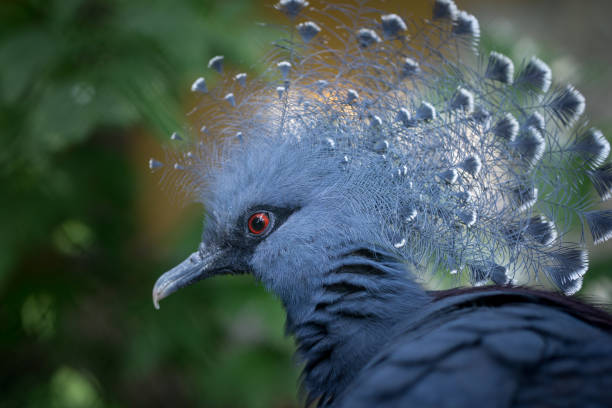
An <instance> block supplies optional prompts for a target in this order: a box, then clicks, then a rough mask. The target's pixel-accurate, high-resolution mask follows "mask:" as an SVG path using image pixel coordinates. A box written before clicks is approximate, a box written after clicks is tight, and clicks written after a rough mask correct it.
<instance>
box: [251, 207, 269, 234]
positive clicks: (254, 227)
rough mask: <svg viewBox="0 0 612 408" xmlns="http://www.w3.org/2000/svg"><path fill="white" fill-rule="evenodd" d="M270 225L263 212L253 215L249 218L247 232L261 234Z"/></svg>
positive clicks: (267, 217)
mask: <svg viewBox="0 0 612 408" xmlns="http://www.w3.org/2000/svg"><path fill="white" fill-rule="evenodd" d="M268 225H270V217H269V216H268V214H266V213H264V212H260V213H255V214H253V215H251V218H249V231H250V232H251V234H255V235H259V234H262V233H263V232H264V231H265V230H266V229H267V228H268Z"/></svg>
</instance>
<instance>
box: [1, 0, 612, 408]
mask: <svg viewBox="0 0 612 408" xmlns="http://www.w3.org/2000/svg"><path fill="white" fill-rule="evenodd" d="M311 2H312V3H317V2H316V0H312V1H311ZM370 3H371V4H373V3H374V2H370ZM458 3H459V5H460V7H462V8H464V9H467V10H468V11H469V12H471V13H473V14H475V15H476V16H477V17H478V18H479V20H480V22H481V28H482V29H483V44H484V45H485V47H486V48H488V49H496V50H499V51H501V52H504V53H507V54H509V55H511V56H512V57H513V58H514V59H515V61H520V60H522V59H523V58H525V57H529V56H531V55H532V54H538V55H539V56H541V57H542V59H544V60H545V61H547V62H549V63H550V65H551V67H552V69H553V73H554V77H555V80H557V81H559V82H566V81H569V82H572V83H574V84H575V85H576V86H577V87H578V88H579V89H580V90H581V91H582V92H583V94H584V95H585V96H586V97H587V113H588V115H589V116H590V118H591V123H592V124H593V125H594V126H597V127H599V128H601V129H602V130H603V131H604V134H607V135H612V114H611V112H610V108H609V107H610V106H612V98H611V97H610V94H611V91H612V68H611V67H612V53H610V52H609V44H610V43H611V42H612V26H610V24H609V21H608V18H609V16H610V15H611V14H612V4H611V3H610V2H608V1H605V0H601V1H596V0H589V1H585V2H576V1H572V0H563V1H562V0H538V1H534V0H523V1H519V0H505V1H500V0H496V1H495V2H492V1H490V0H463V1H458ZM272 4H273V0H269V1H264V0H256V1H255V0H226V1H215V0H173V1H170V0H166V1H161V0H130V1H125V0H123V1H122V0H3V1H2V2H0V66H1V67H2V68H1V69H0V138H1V139H0V140H1V146H2V147H1V148H0V361H1V362H2V363H1V364H0V367H1V368H0V408H5V407H67V408H77V407H294V406H299V403H298V397H297V381H298V368H297V367H296V366H295V364H294V362H293V361H292V357H291V356H292V352H293V342H292V340H291V339H286V338H284V336H283V325H284V314H283V311H282V310H281V308H280V305H279V303H278V302H277V301H276V300H275V299H274V298H272V296H270V295H269V294H267V293H266V292H265V291H264V290H263V289H262V288H261V287H259V286H257V285H255V284H253V281H252V279H251V278H250V277H246V276H245V277H224V278H217V279H213V280H210V281H206V282H203V283H200V284H198V285H195V286H192V287H189V288H186V289H184V290H182V291H181V294H180V296H172V297H171V298H170V299H168V300H166V301H164V302H163V304H162V308H161V310H160V311H155V310H154V309H153V306H152V304H151V289H152V286H153V283H154V282H155V280H156V278H157V277H158V276H159V275H160V274H161V273H162V272H164V271H165V270H167V269H169V268H170V267H171V266H173V265H174V264H176V263H177V262H178V261H180V260H182V259H183V258H184V257H185V256H186V255H187V254H189V253H191V252H192V251H193V250H194V248H195V247H196V245H197V243H198V242H199V235H200V228H201V216H202V213H203V209H202V208H199V207H198V206H195V205H190V204H188V203H182V202H181V201H180V200H177V199H176V198H173V197H175V196H173V195H172V194H171V193H169V192H168V191H164V190H163V189H162V188H161V187H160V185H159V175H158V174H151V173H150V172H149V170H148V168H147V160H148V158H149V157H151V156H157V157H163V154H162V153H161V147H160V146H161V145H162V144H163V143H165V142H166V141H167V138H168V135H169V134H170V133H171V132H172V131H174V130H181V129H182V128H184V127H185V124H186V117H185V113H186V112H188V111H189V110H190V109H191V107H192V106H193V105H194V103H195V101H194V100H193V99H192V95H191V92H189V87H190V85H191V83H192V82H193V80H194V78H196V77H198V76H200V75H202V74H203V73H204V72H205V69H206V64H207V61H208V59H209V58H210V57H212V56H214V55H217V54H224V55H225V56H226V66H228V68H229V69H231V70H234V69H235V70H247V69H248V67H249V66H251V65H252V64H254V63H255V62H256V61H257V60H258V58H261V56H262V55H263V50H264V49H265V47H266V46H267V44H269V43H270V41H271V40H272V39H273V38H275V30H274V29H273V28H269V29H265V30H264V29H262V28H261V27H260V26H258V25H257V24H256V23H257V22H258V21H282V19H281V18H280V16H279V15H278V13H277V12H276V10H274V9H273V7H272ZM317 5H318V3H317ZM407 5H409V9H408V10H407V9H406V7H407ZM430 6H431V2H430V1H429V0H410V1H407V0H401V1H400V0H394V1H387V2H385V4H384V5H383V6H382V7H383V8H384V9H385V10H388V11H398V10H406V11H407V12H408V13H410V14H414V15H415V16H419V15H422V16H427V15H429V13H430V12H429V10H430ZM276 34H278V33H276ZM209 85H212V83H210V84H209ZM611 248H612V247H611V246H610V244H607V245H603V246H601V247H598V248H596V249H595V250H594V255H593V259H592V262H591V265H592V267H591V270H590V271H589V273H588V274H587V277H586V281H585V287H584V289H583V290H582V292H581V294H582V296H586V297H589V298H593V299H596V300H597V301H599V302H604V303H605V302H607V303H610V302H612V270H611V268H610V265H611V263H612V249H611Z"/></svg>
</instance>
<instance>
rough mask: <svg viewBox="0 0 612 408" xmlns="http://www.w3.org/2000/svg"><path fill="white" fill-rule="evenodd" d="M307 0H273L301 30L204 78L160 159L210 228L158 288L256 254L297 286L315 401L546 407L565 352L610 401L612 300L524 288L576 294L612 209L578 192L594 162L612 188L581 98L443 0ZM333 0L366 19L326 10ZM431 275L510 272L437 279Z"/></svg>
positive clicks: (261, 274) (292, 293)
mask: <svg viewBox="0 0 612 408" xmlns="http://www.w3.org/2000/svg"><path fill="white" fill-rule="evenodd" d="M308 6H309V4H308V2H306V1H304V0H281V1H280V2H279V3H278V4H277V5H276V8H277V9H278V10H280V11H281V12H283V13H284V14H285V15H286V16H287V17H288V18H289V20H290V24H291V27H290V28H289V30H290V31H291V33H293V31H294V30H295V31H296V32H297V33H298V34H299V38H301V41H300V40H299V39H298V37H297V36H293V35H292V34H290V36H289V38H290V39H285V40H281V41H278V43H277V44H276V45H277V47H276V48H275V49H274V50H273V52H272V53H271V54H270V56H269V57H268V58H267V59H266V60H265V69H264V72H263V74H261V75H260V76H259V77H258V78H255V79H253V80H248V79H247V76H246V74H244V73H240V74H237V75H234V76H233V80H231V81H226V82H225V84H224V86H222V87H221V89H215V90H213V89H211V90H209V89H208V88H207V87H206V82H205V80H204V79H203V78H199V79H198V80H196V82H194V84H193V86H192V90H193V91H194V92H198V93H199V94H201V95H202V98H203V99H202V102H201V104H200V105H199V107H198V109H195V110H194V111H193V112H192V115H194V118H195V120H196V121H197V120H198V119H199V118H200V116H198V115H199V114H200V112H203V113H202V116H201V118H207V119H208V122H207V123H205V124H204V123H198V125H197V127H196V129H200V132H199V133H202V134H204V136H205V138H203V139H202V141H200V140H199V138H198V137H197V135H194V136H196V137H194V141H193V142H191V143H190V142H180V143H183V144H182V145H180V146H179V147H178V148H177V149H176V150H170V151H169V152H168V157H167V161H168V162H169V163H170V164H169V165H168V166H166V167H167V173H166V175H168V176H171V177H174V179H173V180H174V181H175V183H176V184H177V185H179V186H181V188H182V189H183V190H184V191H186V192H187V193H188V194H190V195H192V197H193V198H194V199H195V200H196V201H198V202H201V203H202V204H203V205H204V208H205V209H206V216H205V221H204V232H203V235H202V244H201V245H200V247H199V249H198V251H196V252H194V253H193V254H192V255H190V256H189V257H188V258H187V259H186V260H185V261H184V262H183V263H181V264H180V265H178V266H177V267H176V268H174V269H173V270H171V271H169V272H168V273H166V274H164V275H163V276H162V277H161V278H160V279H159V280H158V282H157V283H156V285H155V287H154V290H153V297H154V302H155V304H156V306H157V305H158V301H159V300H160V299H162V298H164V297H166V296H168V295H169V294H170V293H172V292H174V291H175V290H177V289H179V288H181V287H183V286H185V285H188V284H190V283H193V282H195V281H197V280H200V279H203V278H205V277H209V276H213V275H216V274H228V273H230V274H232V273H251V274H253V275H254V276H255V278H256V279H257V280H259V281H260V282H262V283H263V285H264V286H265V287H266V288H267V289H268V290H270V291H272V292H273V293H275V294H276V295H277V296H278V297H279V299H280V300H281V301H282V303H283V305H284V306H285V309H286V311H287V330H288V333H289V334H291V335H293V336H295V338H296V342H297V344H298V354H299V355H300V357H301V358H302V361H303V362H304V374H303V381H304V386H305V389H306V391H307V395H308V400H307V401H308V402H312V401H315V400H318V404H319V405H321V406H347V407H348V406H351V407H354V406H407V405H409V404H413V405H414V406H474V405H475V404H480V403H481V402H483V401H488V402H490V404H487V405H493V406H498V405H499V406H530V405H529V404H533V405H534V406H537V405H538V404H541V403H542V401H547V399H546V398H548V396H550V395H551V394H550V393H553V392H554V389H556V388H558V387H562V386H563V383H562V382H558V381H557V380H553V379H552V377H551V376H548V377H547V376H546V375H545V371H546V370H552V371H554V370H561V368H559V367H558V366H555V364H556V363H557V362H558V361H565V360H567V366H568V367H572V370H573V371H572V374H571V375H569V374H568V377H567V378H568V381H569V382H571V383H572V384H575V383H577V382H579V381H580V378H583V380H585V381H586V380H589V381H591V382H592V383H591V384H590V385H589V386H586V385H584V386H577V388H576V391H575V392H574V394H573V395H574V396H576V395H577V396H580V395H584V398H587V397H588V398H591V391H592V390H593V389H601V390H603V391H602V392H601V398H599V399H597V398H595V397H593V398H591V399H588V401H589V402H592V406H604V405H602V404H603V402H604V401H606V400H605V399H606V398H611V399H612V396H611V395H610V394H609V392H610V391H609V390H610V389H611V388H610V386H609V385H610V383H612V378H611V377H610V376H609V375H607V376H606V375H603V374H601V373H602V372H604V371H605V369H607V368H606V367H609V366H611V365H612V355H610V353H609V351H610V350H609V348H610V347H609V345H610V343H611V342H612V336H611V334H610V329H611V328H612V319H610V317H609V316H607V315H605V314H604V313H602V312H599V311H598V310H597V309H594V308H590V307H588V306H586V305H583V304H580V303H572V302H570V301H567V300H564V299H563V298H562V297H561V296H559V298H556V297H555V296H553V295H550V294H547V293H546V292H538V291H533V290H528V289H513V288H512V287H513V286H515V285H519V284H526V283H528V282H534V281H535V280H537V281H538V282H540V283H542V282H548V284H550V285H552V286H554V287H556V288H557V289H559V290H560V291H562V292H563V293H565V294H573V293H575V292H576V291H578V290H579V289H580V287H581V284H582V277H583V275H584V274H585V273H586V271H587V268H588V254H587V250H586V245H585V243H584V242H572V241H571V239H570V238H569V235H568V234H567V232H568V231H569V230H570V227H571V225H572V222H573V221H574V220H577V221H580V222H582V225H583V228H584V227H588V228H589V229H590V231H591V233H592V236H593V239H594V241H595V243H600V242H603V241H605V240H606V239H608V238H609V237H610V236H612V222H611V221H610V220H611V219H612V217H611V216H610V212H609V211H606V210H604V211H600V210H596V209H595V208H594V206H595V204H596V203H595V202H592V201H590V200H589V199H587V198H584V199H578V200H577V199H576V195H577V194H579V188H580V186H581V185H582V184H583V183H585V182H588V181H589V180H590V181H591V182H592V184H593V185H594V187H595V189H596V190H597V192H598V193H599V195H600V196H601V197H602V198H604V199H605V198H608V197H609V196H610V193H611V191H612V171H611V170H610V164H609V163H608V162H607V161H606V160H607V156H608V154H609V151H610V147H609V143H608V142H607V140H606V139H605V137H604V136H603V135H602V134H601V132H599V131H598V130H596V129H588V130H585V127H584V126H581V125H580V123H579V119H580V116H581V115H582V113H583V111H584V109H585V99H584V97H583V96H582V95H581V94H580V93H579V92H578V91H577V90H576V89H575V88H574V87H572V86H571V85H568V86H565V87H563V86H561V87H553V88H552V89H550V88H551V73H550V69H549V68H548V66H546V64H545V63H544V62H542V61H541V60H539V59H537V58H532V59H531V60H530V61H528V62H527V63H526V64H524V66H523V67H520V68H519V69H518V70H517V72H518V73H517V75H516V77H515V68H514V64H513V63H512V61H511V60H510V59H509V58H508V57H506V56H504V55H502V54H499V53H497V52H493V53H491V54H490V55H489V56H488V59H487V60H486V62H485V60H483V59H482V58H481V57H479V56H478V53H475V51H474V46H475V44H477V40H478V37H479V35H480V26H479V23H478V21H477V20H476V19H475V17H474V16H472V15H470V14H468V13H466V12H464V11H459V10H458V9H457V7H456V5H455V4H454V2H453V1H451V0H436V1H435V3H434V9H433V15H432V17H433V19H432V20H431V21H428V20H427V21H423V22H420V23H419V22H411V24H406V20H404V19H403V18H402V17H401V16H399V15H398V14H385V13H380V16H379V17H378V18H377V19H372V17H371V15H372V9H367V10H366V9H365V8H363V9H362V8H360V7H353V6H328V7H327V8H323V9H322V10H318V9H316V8H311V7H308ZM337 12H340V13H342V14H345V15H348V16H349V18H348V20H350V21H351V24H352V25H344V24H340V23H339V22H337V21H336V22H335V23H334V24H333V25H328V24H327V23H326V20H325V19H317V16H320V15H321V14H323V15H324V16H326V17H330V16H333V15H334V13H337ZM313 20H314V21H313ZM330 39H334V40H335V41H336V42H339V43H340V46H333V45H331V42H330V41H329V40H330ZM209 67H210V69H212V70H216V71H218V72H221V71H222V70H223V57H222V56H216V57H214V58H212V59H211V61H210V63H209ZM577 122H578V125H577V127H576V129H577V130H576V131H572V129H571V128H570V127H571V126H572V125H574V124H575V123H577ZM193 133H196V134H197V133H198V132H193ZM177 135H178V134H177ZM173 139H176V138H173ZM211 139H214V140H215V142H210V140H211ZM204 140H206V142H204ZM177 142H178V141H177ZM150 165H151V168H153V169H157V168H160V167H162V164H161V162H159V161H157V160H154V159H152V160H151V162H150ZM426 275H433V276H435V277H438V278H439V279H443V280H448V281H454V282H456V283H457V284H461V283H462V282H464V283H467V282H469V283H471V284H472V285H474V286H483V285H487V284H491V283H493V284H495V285H498V286H491V287H485V288H482V289H480V290H477V291H473V292H469V293H461V292H457V293H453V294H450V295H441V294H440V293H434V292H426V291H425V290H424V289H423V288H422V287H421V285H420V284H419V283H418V280H419V279H420V278H423V277H424V276H426ZM534 316H536V317H534ZM551 327H554V328H553V329H551ZM576 331H579V332H580V333H576ZM585 343H588V344H590V345H592V347H591V348H588V349H585V350H586V351H584V350H582V351H579V350H578V349H577V344H585ZM572 353H573V354H572ZM564 359H565V360H564ZM577 361H587V363H585V364H586V365H590V366H589V367H581V368H580V369H577V368H576V369H574V367H575V366H577V365H578V363H577ZM534 367H539V368H538V370H539V371H538V370H535V368H534ZM551 367H552V368H551ZM581 369H585V370H586V371H588V372H589V373H598V374H597V376H596V375H595V374H593V375H592V377H588V375H587V374H585V373H583V372H582V371H581ZM527 370H531V371H530V374H529V375H527V374H525V373H526V371H527ZM570 371H571V370H570ZM465 376H468V377H469V379H470V380H469V381H466V380H465ZM547 378H548V379H549V382H548V383H547V382H546V381H547V380H546V379H547ZM530 381H531V382H533V384H531V385H529V386H526V385H525V383H529V382H530ZM500 382H501V383H502V384H503V385H499V384H500ZM532 385H533V386H532ZM520 387H524V388H520ZM589 387H590V388H589ZM593 387H595V388H593ZM606 387H607V388H606ZM445 393H453V395H460V396H461V398H459V399H458V400H456V401H455V402H457V401H458V402H457V404H458V405H451V404H450V402H449V401H451V400H448V399H445V398H446V397H444V395H446V394H445ZM581 393H582V394H581ZM606 393H607V394H606ZM494 398H498V400H495V399H494ZM576 398H578V397H576ZM513 401H514V402H513ZM521 401H523V402H524V403H523V402H521ZM550 401H557V400H554V399H550ZM608 401H609V400H608ZM498 402H499V403H498ZM512 404H515V405H512ZM555 404H556V403H555ZM598 404H599V405H598ZM553 406H556V405H554V404H553Z"/></svg>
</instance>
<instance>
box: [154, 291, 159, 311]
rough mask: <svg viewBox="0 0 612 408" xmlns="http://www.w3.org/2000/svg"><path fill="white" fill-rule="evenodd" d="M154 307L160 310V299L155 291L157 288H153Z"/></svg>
mask: <svg viewBox="0 0 612 408" xmlns="http://www.w3.org/2000/svg"><path fill="white" fill-rule="evenodd" d="M153 307H154V308H155V310H159V300H158V299H157V294H156V293H155V290H153Z"/></svg>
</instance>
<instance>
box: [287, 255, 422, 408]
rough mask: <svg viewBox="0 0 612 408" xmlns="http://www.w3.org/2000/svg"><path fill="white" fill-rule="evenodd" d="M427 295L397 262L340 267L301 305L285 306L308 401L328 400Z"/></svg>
mask: <svg viewBox="0 0 612 408" xmlns="http://www.w3.org/2000/svg"><path fill="white" fill-rule="evenodd" d="M429 300H430V298H429V296H428V295H427V294H426V292H425V291H424V290H423V289H422V288H421V287H420V286H419V285H418V284H417V283H415V282H414V281H412V280H411V279H410V278H409V275H408V273H407V272H406V271H405V270H404V268H403V267H402V266H401V265H399V264H389V263H386V264H383V263H377V262H371V263H366V264H357V265H355V264H353V265H343V266H341V267H339V268H336V269H334V270H332V271H330V272H329V273H327V274H326V276H325V278H324V279H323V282H322V284H321V286H320V288H319V289H318V290H315V291H313V292H312V296H310V297H309V298H308V299H307V300H305V301H304V302H303V303H301V304H295V303H294V304H291V305H287V304H285V307H286V309H287V333H288V334H291V335H293V336H294V337H295V339H296V343H297V355H298V357H299V359H300V360H301V361H302V362H303V363H304V370H303V373H302V381H303V384H302V386H303V387H304V388H305V391H306V393H307V395H308V401H307V405H309V404H310V403H311V402H312V401H314V400H316V399H318V400H319V404H326V403H328V402H331V401H333V399H334V398H335V397H336V396H337V395H338V394H340V393H341V392H342V391H343V390H344V388H345V387H346V385H347V384H349V383H350V382H351V381H352V380H353V379H354V377H355V376H356V375H357V373H358V372H359V370H360V369H361V368H362V367H363V366H364V365H365V364H366V363H367V362H368V361H369V360H370V359H371V358H372V357H373V356H374V354H376V353H377V352H378V351H379V350H380V348H381V347H382V346H383V345H384V344H385V343H386V342H387V341H389V339H390V338H391V337H392V335H393V331H394V329H395V328H396V327H397V326H398V323H400V322H402V321H407V320H410V318H411V316H413V315H415V314H416V312H417V311H418V310H419V309H421V308H422V307H423V306H425V305H426V304H427V303H428V302H429Z"/></svg>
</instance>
